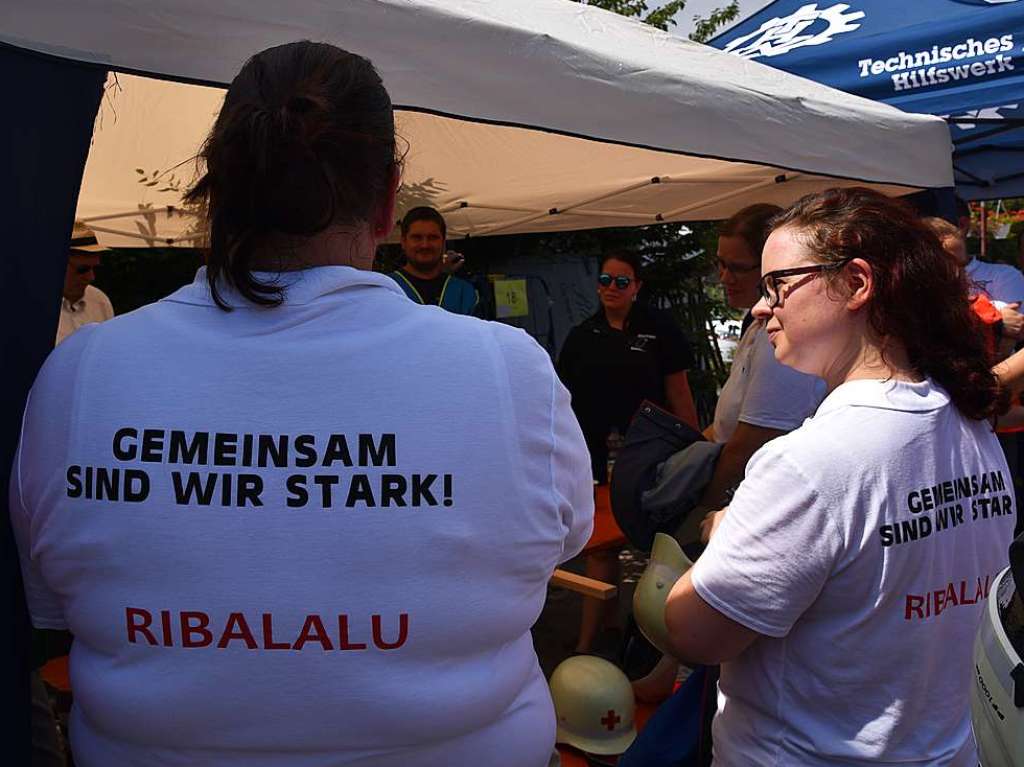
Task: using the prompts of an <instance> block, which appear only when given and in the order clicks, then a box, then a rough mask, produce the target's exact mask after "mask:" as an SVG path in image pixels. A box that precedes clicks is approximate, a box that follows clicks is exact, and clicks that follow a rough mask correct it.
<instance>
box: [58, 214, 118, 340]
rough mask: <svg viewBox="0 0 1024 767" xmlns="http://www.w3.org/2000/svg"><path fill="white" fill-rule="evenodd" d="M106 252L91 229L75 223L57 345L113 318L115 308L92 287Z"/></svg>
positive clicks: (104, 296)
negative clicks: (74, 334)
mask: <svg viewBox="0 0 1024 767" xmlns="http://www.w3.org/2000/svg"><path fill="white" fill-rule="evenodd" d="M106 250H107V248H104V247H103V246H102V245H100V244H99V242H98V241H97V240H96V235H95V233H94V232H93V231H92V229H90V228H89V227H87V226H86V225H85V224H83V223H82V222H80V221H76V222H75V227H74V230H73V231H72V233H71V250H70V253H69V254H68V266H67V271H65V272H64V292H63V296H62V298H61V301H60V324H59V325H58V326H57V344H59V343H60V342H61V341H63V340H64V339H65V338H67V337H68V336H70V335H71V334H72V333H74V332H75V331H76V330H78V329H79V328H80V327H82V325H86V324H88V323H90V322H104V321H105V320H109V319H110V318H111V317H113V316H114V307H113V305H111V303H110V299H109V298H107V294H106V293H104V292H103V291H102V290H100V289H99V288H96V287H93V285H92V282H93V280H95V279H96V271H95V270H96V267H97V266H99V263H100V254H101V253H103V252H105V251H106ZM55 345H56V344H55Z"/></svg>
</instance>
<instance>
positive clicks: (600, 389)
mask: <svg viewBox="0 0 1024 767" xmlns="http://www.w3.org/2000/svg"><path fill="white" fill-rule="evenodd" d="M693 365H694V358H693V350H692V349H691V347H690V342H689V341H688V340H687V338H686V336H685V335H683V333H682V331H681V330H680V329H679V327H678V326H677V325H676V324H675V322H674V321H673V320H672V318H671V316H669V314H668V313H667V312H662V311H659V310H656V309H651V308H649V307H646V306H642V305H634V306H633V308H632V310H631V311H630V313H629V317H628V318H627V319H626V323H625V327H624V329H623V330H616V329H615V328H613V327H611V325H609V324H608V321H607V320H606V319H605V315H604V310H603V309H602V310H599V311H598V312H597V314H595V315H594V316H593V317H591V318H590V319H588V320H585V321H584V322H582V323H580V324H579V325H577V326H576V327H574V328H573V329H572V330H571V331H570V332H569V336H568V338H566V339H565V344H564V345H563V346H562V353H561V354H560V355H559V358H558V374H559V377H560V378H561V379H562V382H563V383H564V384H565V386H566V388H567V389H568V390H569V392H570V394H572V407H573V410H574V411H575V413H576V417H577V418H578V419H579V421H580V426H582V427H583V434H584V436H585V437H586V439H587V445H588V447H589V448H590V454H591V458H592V459H593V462H594V472H595V477H597V478H598V479H601V478H603V477H604V476H605V468H606V467H605V465H604V464H605V463H606V461H607V439H608V434H609V433H610V432H611V430H612V429H613V428H616V429H618V430H619V432H620V433H625V430H626V427H627V426H628V425H629V421H630V419H632V417H633V414H634V413H635V412H636V409H637V407H639V405H640V403H641V402H642V401H643V400H645V399H648V400H651V401H652V402H655V403H657V404H658V405H661V406H662V407H667V406H668V401H667V399H666V396H665V377H666V376H668V375H671V374H672V373H678V372H680V371H683V370H689V369H690V368H692V367H693Z"/></svg>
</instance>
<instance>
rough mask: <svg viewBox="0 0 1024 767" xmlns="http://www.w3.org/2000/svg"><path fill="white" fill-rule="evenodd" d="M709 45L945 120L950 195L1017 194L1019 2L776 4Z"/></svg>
mask: <svg viewBox="0 0 1024 767" xmlns="http://www.w3.org/2000/svg"><path fill="white" fill-rule="evenodd" d="M712 45H714V46H716V47H719V48H722V49H724V50H726V51H730V52H732V53H734V54H737V55H739V56H741V57H743V58H745V59H746V60H748V61H758V62H761V63H764V64H768V65H771V66H773V67H778V68H779V69H780V70H784V71H786V72H791V73H794V74H797V75H800V76H801V77H807V78H812V79H814V80H817V81H819V82H822V83H825V84H827V85H830V86H832V87H834V88H838V89H840V90H843V91H846V92H848V93H853V94H856V95H859V96H864V97H866V98H870V99H876V100H878V101H881V102H884V103H887V104H892V105H894V106H897V107H899V108H901V109H904V110H906V111H908V112H914V113H922V114H933V115H939V116H942V117H945V118H948V119H949V121H950V131H951V134H952V140H953V143H954V145H955V150H956V151H955V155H954V157H953V166H954V169H955V171H956V185H957V188H958V191H959V193H960V194H961V195H962V196H964V197H966V198H968V199H986V198H993V197H1000V196H1006V197H1009V196H1019V195H1022V194H1024V98H1022V93H1024V67H1022V66H1021V64H1022V61H1021V59H1020V57H1019V54H1020V52H1021V51H1022V50H1024V2H1021V1H1020V0H901V2H892V0H845V1H844V2H838V0H824V2H817V3H807V2H806V0H775V2H773V3H769V4H768V5H767V6H765V7H764V8H762V9H761V10H760V11H758V12H757V13H755V14H754V15H753V16H751V17H750V18H748V19H745V20H744V21H742V22H741V23H739V24H737V25H736V26H734V27H732V28H730V29H729V30H727V31H726V32H723V33H722V34H721V35H719V36H718V37H716V38H715V39H714V40H712Z"/></svg>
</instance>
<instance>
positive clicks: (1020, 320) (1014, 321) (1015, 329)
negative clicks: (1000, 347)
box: [999, 302, 1024, 340]
mask: <svg viewBox="0 0 1024 767" xmlns="http://www.w3.org/2000/svg"><path fill="white" fill-rule="evenodd" d="M999 314H1000V315H1001V316H1002V318H1003V335H1004V336H1005V337H1007V338H1012V339H1014V340H1019V339H1020V338H1021V337H1024V314H1021V313H1020V303H1018V302H1014V303H1012V304H1007V305H1006V306H1004V307H1003V308H1002V309H1000V310H999Z"/></svg>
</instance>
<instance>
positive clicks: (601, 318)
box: [587, 304, 654, 335]
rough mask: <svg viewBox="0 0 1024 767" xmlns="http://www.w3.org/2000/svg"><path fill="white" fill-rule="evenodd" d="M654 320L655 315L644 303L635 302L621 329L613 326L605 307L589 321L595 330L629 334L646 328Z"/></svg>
mask: <svg viewBox="0 0 1024 767" xmlns="http://www.w3.org/2000/svg"><path fill="white" fill-rule="evenodd" d="M653 321H654V320H653V317H652V316H651V314H650V312H649V311H648V310H647V308H646V307H645V306H644V305H643V304H633V305H632V306H631V307H630V308H629V314H627V315H626V321H625V322H624V323H622V329H621V330H620V329H619V328H613V327H612V326H611V323H610V322H608V317H607V315H605V313H604V309H603V308H602V309H598V310H597V311H596V312H595V313H594V314H593V315H592V316H591V317H590V319H589V320H587V323H588V324H589V325H590V326H591V327H592V328H594V329H595V330H602V331H607V332H610V333H625V334H627V335H628V334H630V333H635V332H637V331H638V330H639V331H642V330H644V329H645V328H647V327H649V326H650V325H651V323H652V322H653Z"/></svg>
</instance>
